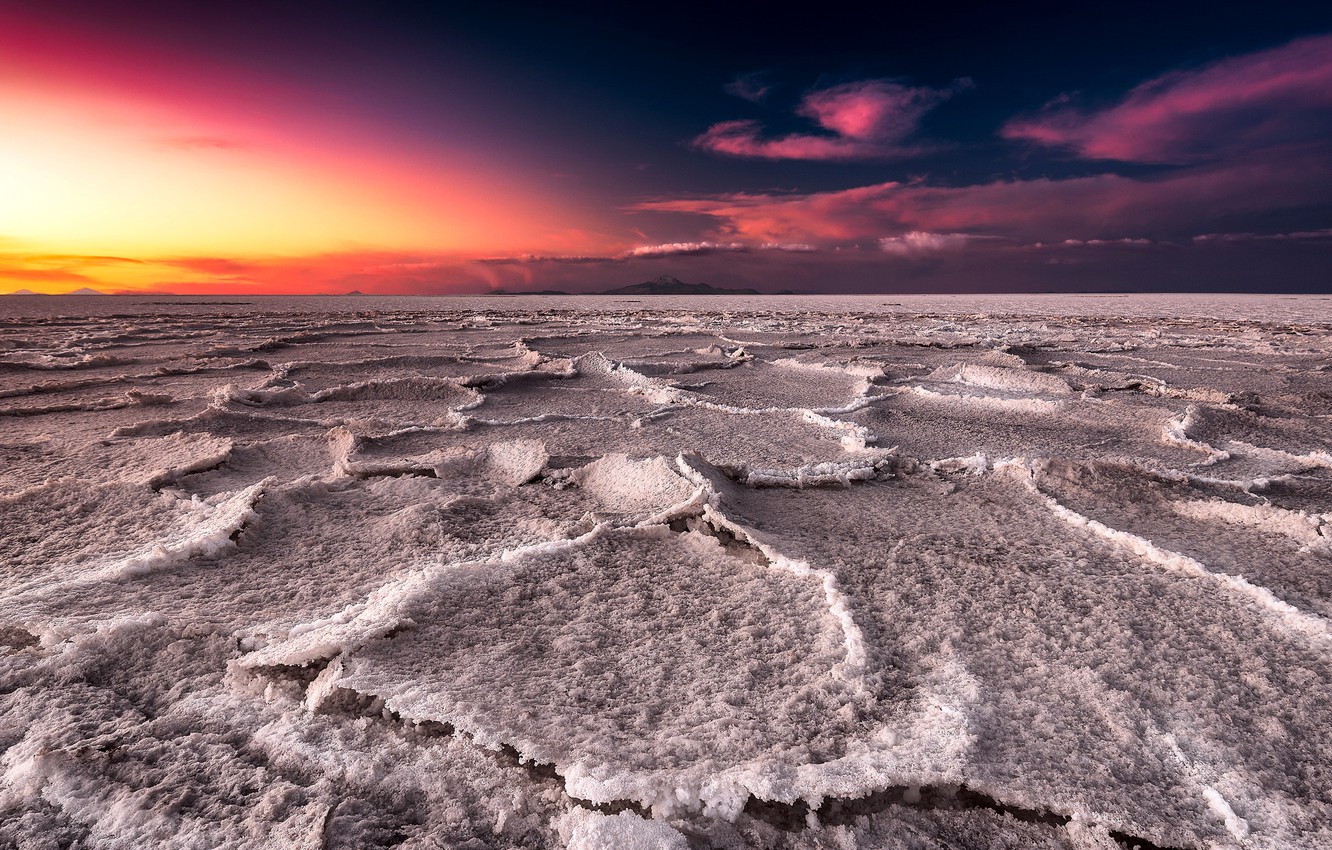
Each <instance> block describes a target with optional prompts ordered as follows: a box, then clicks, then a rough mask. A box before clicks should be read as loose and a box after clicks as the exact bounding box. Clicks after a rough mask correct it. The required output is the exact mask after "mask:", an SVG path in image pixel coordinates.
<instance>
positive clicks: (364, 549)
mask: <svg viewBox="0 0 1332 850" xmlns="http://www.w3.org/2000/svg"><path fill="white" fill-rule="evenodd" d="M39 301H41V300H40V299H14V301H13V302H8V301H7V302H6V304H5V306H4V309H5V310H6V311H8V314H9V315H10V316H11V318H10V319H7V320H4V321H0V569H2V570H3V573H2V575H3V587H2V589H0V716H2V717H3V721H0V751H3V756H2V757H0V845H3V846H16V847H23V848H38V847H42V848H44V847H114V848H120V847H124V848H140V847H156V846H162V847H200V848H204V847H208V848H212V847H246V848H251V847H252V848H287V847H290V848H319V847H328V848H333V847H347V848H371V847H389V846H395V847H411V848H426V847H457V848H485V847H534V848H538V847H566V846H567V847H570V848H630V847H635V848H636V847H664V848H684V847H721V848H742V847H790V848H795V847H830V848H854V847H867V848H868V847H883V848H897V847H913V848H916V847H920V848H979V847H996V848H997V847H1011V848H1047V847H1048V848H1117V847H1132V846H1134V845H1139V846H1142V847H1151V846H1156V847H1162V848H1167V847H1168V848H1204V847H1243V848H1295V847H1298V848H1320V847H1332V515H1330V514H1329V511H1332V454H1329V446H1330V445H1332V380H1330V378H1332V376H1330V375H1329V372H1328V369H1329V357H1330V356H1332V323H1329V317H1328V316H1327V315H1326V313H1327V305H1326V303H1323V302H1319V304H1317V305H1314V304H1313V302H1312V301H1311V302H1308V303H1303V304H1302V303H1284V305H1283V306H1282V309H1283V310H1284V311H1285V313H1284V314H1283V318H1281V319H1280V320H1279V321H1273V320H1271V319H1270V317H1271V316H1272V315H1275V314H1273V313H1272V312H1270V311H1268V310H1267V307H1271V306H1272V305H1273V304H1275V303H1276V302H1271V303H1269V304H1267V307H1264V306H1262V304H1261V303H1259V302H1254V304H1255V305H1258V306H1257V308H1255V309H1254V310H1253V311H1252V312H1250V313H1249V314H1248V316H1247V318H1246V317H1245V315H1244V314H1245V312H1246V311H1245V310H1244V309H1243V308H1242V306H1241V307H1240V308H1235V307H1234V305H1232V307H1231V308H1229V309H1230V311H1231V313H1232V314H1233V317H1232V318H1230V319H1227V320H1218V319H1209V318H1203V317H1201V316H1197V317H1192V318H1190V317H1186V316H1180V315H1175V316H1174V317H1173V318H1163V317H1159V316H1158V317H1152V316H1151V315H1150V313H1151V312H1152V311H1151V310H1150V309H1144V308H1141V305H1138V306H1133V305H1129V304H1127V303H1126V302H1124V301H1122V300H1121V301H1115V302H1107V301H1102V302H1094V301H1091V300H1084V301H1074V302H1068V303H1062V305H1061V306H1059V309H1058V310H1053V309H1050V310H1045V309H1044V307H1043V306H1042V305H1045V306H1046V307H1048V306H1049V305H1050V303H1051V302H1048V301H1045V302H1042V301H1032V302H1031V303H1030V304H1028V305H1027V308H1026V312H1025V314H1024V313H1023V312H1022V311H1021V310H1010V311H1009V312H1008V313H1005V314H999V313H995V312H991V313H990V314H988V315H987V314H976V313H975V311H974V309H967V308H966V306H965V304H964V303H963V302H956V307H957V309H955V310H953V311H952V312H951V313H948V312H940V311H937V310H935V311H929V310H920V309H917V310H911V309H903V310H894V309H884V308H883V307H882V306H880V307H878V308H877V309H875V310H872V311H861V312H845V313H839V312H821V311H820V309H818V308H817V307H816V305H812V304H811V303H810V302H808V301H800V302H795V301H781V300H769V301H766V302H765V301H763V300H761V299H753V300H750V301H747V302H745V303H744V304H741V305H739V306H736V305H734V304H731V303H730V302H726V303H723V302H721V301H711V300H708V299H701V300H697V301H693V302H687V303H683V302H680V301H678V300H677V301H670V302H652V301H650V300H649V301H648V302H645V303H641V304H631V303H610V302H592V301H590V300H589V301H585V302H581V303H583V304H584V305H585V306H583V307H582V308H581V309H572V308H567V305H565V302H559V304H560V305H564V306H552V305H553V304H555V302H546V301H542V300H540V299H509V300H500V299H491V300H490V301H487V302H483V303H481V304H480V308H479V309H471V308H474V307H476V306H477V305H475V304H468V305H465V306H467V307H468V309H464V308H463V305H459V304H451V303H450V302H448V301H438V302H420V304H419V305H418V306H416V307H411V306H410V303H409V304H408V305H407V306H404V305H402V304H397V305H396V306H392V307H382V306H375V305H376V303H377V302H374V301H357V300H356V299H338V300H330V301H329V304H330V306H329V307H327V308H325V309H323V310H322V311H321V310H319V309H317V308H318V304H317V303H316V302H315V301H309V302H306V303H305V304H304V305H296V306H292V305H291V304H288V305H286V306H285V307H284V308H283V309H276V308H275V307H274V308H273V309H269V308H266V307H264V306H263V305H262V304H261V305H260V306H258V307H256V306H254V305H249V306H245V307H238V306H226V305H211V306H210V305H197V306H194V307H191V308H189V309H185V308H183V307H179V306H175V307H173V306H163V305H160V304H157V305H154V304H152V303H148V302H127V301H120V300H118V299H101V300H100V301H99V302H98V307H97V312H99V313H100V314H101V315H99V316H96V317H91V318H89V317H73V318H71V317H65V318H61V317H60V316H59V315H58V314H59V313H60V311H61V310H62V309H65V310H67V311H68V312H71V313H73V312H79V308H77V307H74V306H70V303H71V302H51V301H45V302H42V303H41V304H40V306H32V305H37V304H38V302H39ZM334 301H336V305H334ZM113 303H114V304H115V305H120V306H107V305H108V304H113ZM273 303H274V304H276V302H273ZM395 303H396V302H395ZM53 304H55V305H56V306H52V305H53ZM60 304H64V305H65V306H64V307H60V306H59V305H60ZM794 304H799V305H800V306H799V308H798V309H797V308H796V307H794V306H791V305H794ZM1070 304H1071V305H1072V306H1070ZM654 305H655V306H654ZM270 306H271V305H270ZM334 306H336V309H334ZM890 306H891V305H890ZM1315 306H1317V307H1318V309H1319V310H1321V311H1322V312H1321V313H1320V312H1317V311H1315V310H1314V307H1315ZM723 308H724V309H725V312H722V310H723ZM848 309H850V308H848ZM25 310H27V311H28V312H27V313H25V312H24V311H25ZM1042 310H1044V312H1042ZM1301 310H1306V311H1307V313H1308V317H1309V318H1306V319H1305V320H1303V321H1301V320H1299V319H1298V318H1292V315H1294V316H1296V317H1298V316H1299V314H1300V312H1301ZM1265 311H1266V312H1265ZM1112 312H1118V313H1120V315H1124V314H1131V315H1132V316H1133V317H1132V318H1116V317H1115V316H1113V315H1110V313H1112ZM1157 312H1165V311H1161V310H1158V311H1157ZM24 316H27V318H23V317H24ZM1264 316H1268V317H1269V319H1268V320H1267V321H1264V320H1263V319H1264Z"/></svg>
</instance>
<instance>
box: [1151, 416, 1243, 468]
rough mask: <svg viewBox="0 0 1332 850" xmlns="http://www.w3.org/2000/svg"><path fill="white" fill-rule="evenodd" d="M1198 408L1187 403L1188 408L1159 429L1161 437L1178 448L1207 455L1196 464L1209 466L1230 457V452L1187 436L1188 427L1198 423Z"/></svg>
mask: <svg viewBox="0 0 1332 850" xmlns="http://www.w3.org/2000/svg"><path fill="white" fill-rule="evenodd" d="M1198 416H1199V413H1198V408H1197V406H1196V405H1192V404H1191V405H1189V407H1188V409H1187V410H1185V411H1184V413H1183V414H1181V415H1180V416H1176V417H1174V418H1173V419H1170V420H1168V421H1167V422H1166V423H1165V425H1164V426H1162V430H1161V439H1162V440H1163V441H1164V442H1166V443H1168V444H1170V445H1175V446H1179V447H1180V448H1185V449H1191V450H1193V451H1198V452H1202V453H1203V454H1205V455H1207V459H1206V460H1203V461H1200V462H1199V463H1198V464H1197V466H1211V465H1212V464H1215V463H1219V462H1221V461H1223V460H1229V459H1230V452H1226V451H1221V450H1220V449H1217V448H1214V447H1213V446H1210V445H1208V444H1207V443H1204V442H1200V441H1198V440H1195V439H1193V438H1192V437H1190V436H1189V429H1191V428H1193V427H1195V426H1196V425H1197V424H1198Z"/></svg>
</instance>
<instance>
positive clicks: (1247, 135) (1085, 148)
mask: <svg viewBox="0 0 1332 850" xmlns="http://www.w3.org/2000/svg"><path fill="white" fill-rule="evenodd" d="M1329 132H1332V35H1324V36H1317V37H1311V38H1302V39H1299V40H1297V41H1293V42H1291V43H1289V44H1286V45H1284V46H1281V47H1277V48H1273V49H1271V50H1264V51H1261V52H1258V53H1251V54H1248V55H1245V56H1237V57H1232V58H1229V59H1223V60H1221V61H1219V62H1215V63H1212V64H1210V65H1206V66H1204V67H1202V68H1197V69H1193V70H1187V71H1176V72H1173V73H1170V74H1166V75H1164V76H1161V77H1157V78H1156V79H1153V80H1149V81H1147V82H1145V83H1143V84H1142V85H1139V86H1138V87H1137V88H1135V89H1133V90H1132V91H1130V92H1129V93H1128V94H1127V95H1126V96H1125V97H1124V99H1123V100H1122V101H1121V102H1119V103H1118V104H1116V105H1114V106H1112V107H1110V108H1108V109H1103V110H1100V111H1090V112H1089V111H1084V110H1080V109H1077V108H1074V107H1071V106H1069V105H1068V104H1067V102H1066V99H1065V102H1061V103H1059V104H1057V105H1052V106H1050V107H1047V109H1046V110H1045V111H1043V112H1042V113H1040V114H1038V115H1035V116H1030V117H1026V118H1018V119H1015V120H1013V121H1010V122H1009V123H1008V124H1007V125H1006V126H1005V127H1004V128H1003V131H1002V135H1003V136H1004V137H1005V138H1008V139H1023V140H1027V141H1032V142H1036V143H1038V144H1043V145H1051V146H1058V147H1066V148H1070V149H1071V150H1073V151H1075V152H1076V153H1077V154H1078V155H1080V156H1082V157H1086V158H1088V159H1108V160H1119V161H1124V162H1150V163H1192V162H1202V161H1206V160H1209V159H1213V158H1216V157H1218V156H1223V155H1227V154H1236V153H1243V152H1246V151H1254V150H1259V149H1263V148H1270V147H1276V146H1285V145H1292V144H1302V143H1307V142H1320V141H1323V140H1325V139H1326V138H1327V136H1328V134H1329Z"/></svg>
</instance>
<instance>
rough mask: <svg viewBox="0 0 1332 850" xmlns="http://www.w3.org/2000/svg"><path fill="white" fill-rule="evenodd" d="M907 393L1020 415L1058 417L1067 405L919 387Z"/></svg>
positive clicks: (1064, 403)
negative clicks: (1016, 412)
mask: <svg viewBox="0 0 1332 850" xmlns="http://www.w3.org/2000/svg"><path fill="white" fill-rule="evenodd" d="M907 392H910V393H913V394H915V395H918V396H922V397H924V398H927V399H929V400H931V401H937V402H945V403H952V404H963V405H968V406H971V407H977V408H982V409H983V408H992V409H997V410H1012V411H1018V412H1022V413H1035V414H1038V415H1041V416H1055V415H1058V414H1059V413H1060V412H1061V411H1062V410H1063V409H1064V408H1065V407H1066V406H1067V405H1068V402H1065V401H1059V400H1050V399H1043V398H1026V397H1020V398H1013V397H1009V396H995V395H977V394H975V393H968V392H941V391H939V390H933V389H930V388H929V387H922V386H919V385H912V386H910V387H907Z"/></svg>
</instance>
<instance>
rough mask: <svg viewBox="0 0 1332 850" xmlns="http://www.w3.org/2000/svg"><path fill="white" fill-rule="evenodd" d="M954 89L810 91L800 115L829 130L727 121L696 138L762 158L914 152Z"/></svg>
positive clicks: (714, 148)
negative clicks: (932, 114) (914, 139)
mask: <svg viewBox="0 0 1332 850" xmlns="http://www.w3.org/2000/svg"><path fill="white" fill-rule="evenodd" d="M965 85H968V83H959V84H958V86H957V87H954V88H951V89H935V88H927V87H911V86H904V85H901V84H898V83H894V82H890V81H888V80H865V81H862V82H856V83H846V84H845V85H840V86H834V87H832V88H827V89H820V90H818V91H813V92H810V93H809V94H807V95H805V97H804V99H803V100H802V101H801V103H800V107H799V108H798V109H797V110H796V113H797V114H799V115H801V116H803V117H805V118H808V119H810V120H811V121H813V122H814V123H815V124H817V125H818V126H819V127H821V128H822V129H823V130H825V131H827V132H826V133H825V134H815V133H792V134H789V135H786V136H779V137H776V138H765V137H764V134H763V127H762V125H760V124H759V122H757V121H747V120H744V121H722V122H721V123H718V124H713V125H712V126H711V127H709V128H708V130H707V132H705V133H703V134H702V135H701V136H699V137H698V138H696V139H695V140H694V145H695V146H697V147H699V148H702V149H703V150H707V151H711V152H713V153H720V154H727V155H730V156H743V157H755V158H760V159H803V160H837V159H847V160H849V159H880V158H887V157H899V156H910V155H912V154H916V153H920V152H922V151H923V150H924V149H925V148H924V146H923V145H921V144H912V143H911V142H910V137H911V136H912V135H913V134H914V133H915V132H916V129H917V127H918V126H919V125H920V120H921V118H922V117H924V115H925V113H926V112H928V111H929V110H931V109H933V108H934V107H935V106H936V105H938V104H939V103H940V102H942V101H944V100H946V99H947V98H949V97H950V96H952V94H953V93H954V92H955V91H956V90H957V88H959V87H962V86H965Z"/></svg>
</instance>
